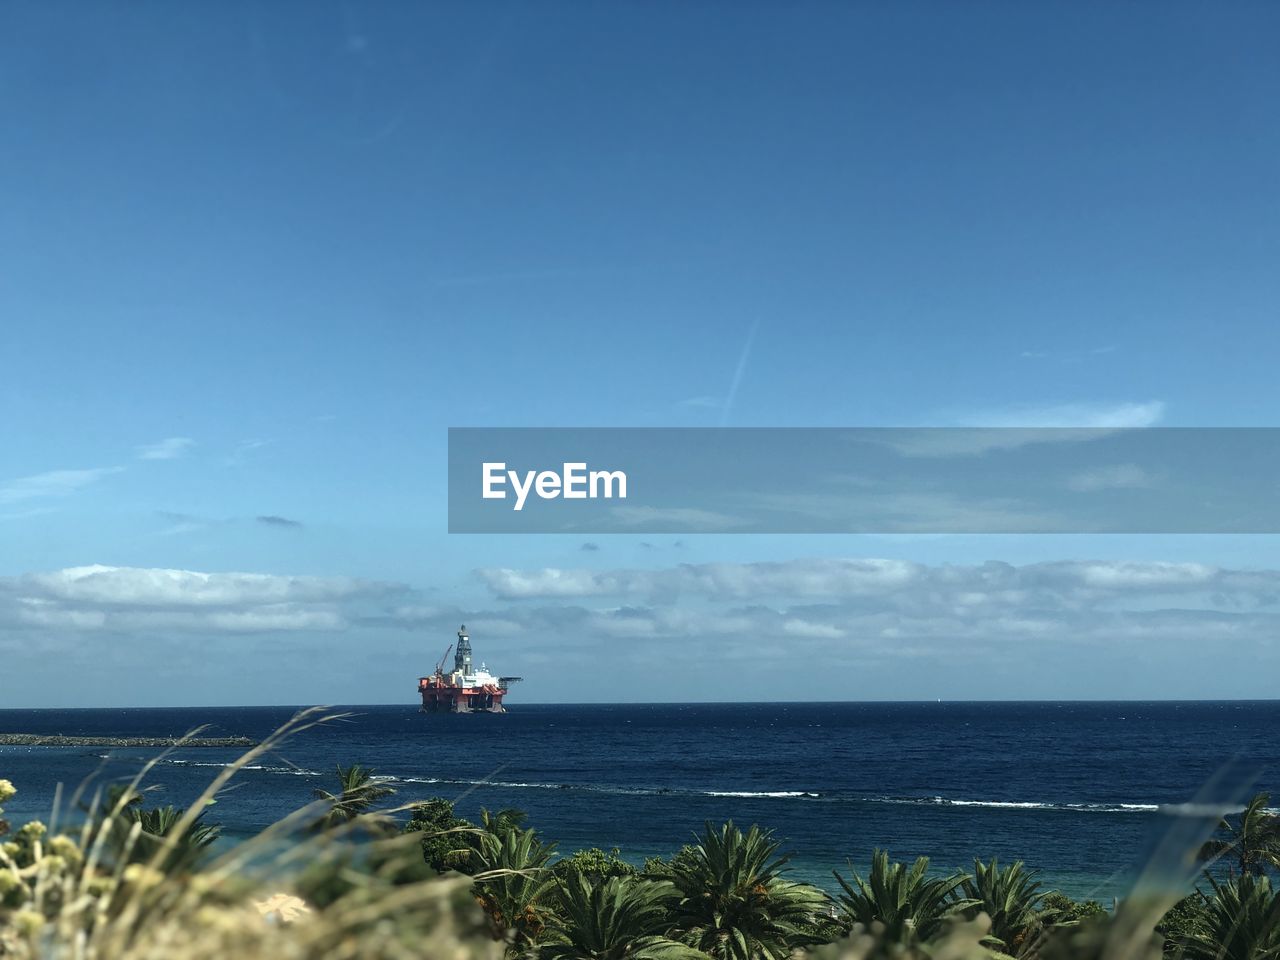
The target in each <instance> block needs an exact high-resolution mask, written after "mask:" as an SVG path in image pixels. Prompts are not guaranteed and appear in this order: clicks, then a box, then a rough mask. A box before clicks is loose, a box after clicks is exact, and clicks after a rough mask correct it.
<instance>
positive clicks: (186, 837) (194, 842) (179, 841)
mask: <svg viewBox="0 0 1280 960" xmlns="http://www.w3.org/2000/svg"><path fill="white" fill-rule="evenodd" d="M125 811H126V813H125V815H126V818H127V819H128V820H131V821H133V822H135V823H138V824H140V825H141V827H142V832H141V833H140V834H139V835H138V841H139V842H138V843H137V844H136V845H135V846H134V848H133V853H132V855H131V856H130V859H131V860H133V861H134V862H135V863H138V862H141V863H147V862H150V861H151V859H152V857H153V856H154V855H155V854H156V853H157V852H158V851H159V850H160V848H161V847H162V846H164V845H166V844H168V845H169V851H168V853H166V854H165V855H164V856H163V858H162V860H161V869H162V870H172V869H175V868H178V867H189V866H192V865H193V864H194V863H195V862H196V861H197V860H198V859H199V858H200V855H201V854H202V853H204V851H205V850H206V849H207V848H208V847H209V846H211V845H212V844H213V842H214V841H215V840H217V839H218V835H219V834H220V833H221V832H222V827H220V826H218V825H217V824H212V823H201V822H200V821H201V820H202V819H203V818H204V812H203V811H201V812H200V814H199V816H197V817H196V818H195V820H193V821H192V822H191V824H190V825H189V826H188V827H187V828H186V829H185V830H183V831H182V832H181V833H177V832H176V831H177V827H178V824H179V823H181V821H182V819H183V817H185V816H186V815H187V811H186V810H185V809H183V808H181V807H174V806H165V807H156V808H155V809H153V810H142V809H140V808H138V807H135V806H130V807H126V808H125Z"/></svg>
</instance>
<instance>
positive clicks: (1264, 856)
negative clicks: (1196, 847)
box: [1200, 793, 1280, 876]
mask: <svg viewBox="0 0 1280 960" xmlns="http://www.w3.org/2000/svg"><path fill="white" fill-rule="evenodd" d="M1270 802H1271V795H1270V794H1268V793H1259V794H1256V795H1255V796H1254V797H1253V799H1251V800H1250V801H1249V803H1248V804H1247V805H1246V806H1245V808H1244V810H1243V811H1241V813H1240V815H1239V823H1238V824H1234V823H1232V822H1231V821H1230V820H1227V819H1223V821H1222V822H1221V823H1220V824H1218V829H1219V830H1220V831H1223V832H1224V833H1226V834H1227V836H1225V837H1215V838H1214V839H1212V840H1209V841H1208V842H1206V843H1205V844H1204V846H1202V847H1201V848H1200V859H1201V860H1208V861H1211V862H1212V861H1216V860H1220V859H1222V858H1223V857H1234V858H1235V861H1236V865H1237V866H1238V867H1239V868H1240V872H1241V873H1242V874H1243V873H1252V874H1255V875H1259V876H1260V875H1261V874H1263V873H1264V872H1265V871H1266V870H1267V868H1268V867H1270V868H1272V869H1280V816H1277V815H1276V814H1274V813H1272V812H1271V811H1270V810H1268V809H1267V805H1268V804H1269V803H1270Z"/></svg>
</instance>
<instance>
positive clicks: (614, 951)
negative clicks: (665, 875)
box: [539, 871, 706, 960]
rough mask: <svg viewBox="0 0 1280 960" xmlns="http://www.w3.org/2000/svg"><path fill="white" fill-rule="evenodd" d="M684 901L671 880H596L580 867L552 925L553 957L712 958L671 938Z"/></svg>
mask: <svg viewBox="0 0 1280 960" xmlns="http://www.w3.org/2000/svg"><path fill="white" fill-rule="evenodd" d="M679 899H680V893H679V891H677V890H676V888H675V886H674V885H673V884H671V883H668V882H665V881H653V880H640V879H637V878H636V877H610V878H609V879H607V880H602V881H599V882H595V883H593V882H592V881H591V880H590V879H589V878H588V877H586V876H585V875H583V874H582V873H580V872H577V871H574V872H572V873H570V874H569V876H568V877H567V878H565V880H564V881H563V882H562V884H561V887H560V890H559V904H560V913H559V916H557V917H555V918H554V919H552V920H551V922H550V923H549V924H548V930H547V933H548V942H547V944H546V945H545V946H543V947H542V949H541V950H540V951H539V956H541V957H545V958H547V960H706V955H705V954H703V953H699V952H698V951H697V950H695V949H693V948H692V947H689V946H686V945H685V944H683V943H679V942H678V941H676V940H672V939H670V938H669V937H667V936H666V935H665V934H666V930H667V926H668V922H669V921H668V918H669V915H670V911H671V909H672V908H673V907H674V906H675V904H676V903H677V902H678V901H679Z"/></svg>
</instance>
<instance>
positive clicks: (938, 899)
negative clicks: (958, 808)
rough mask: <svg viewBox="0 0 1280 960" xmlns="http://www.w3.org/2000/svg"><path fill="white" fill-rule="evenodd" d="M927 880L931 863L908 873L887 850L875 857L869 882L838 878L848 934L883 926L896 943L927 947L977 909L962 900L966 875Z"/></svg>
mask: <svg viewBox="0 0 1280 960" xmlns="http://www.w3.org/2000/svg"><path fill="white" fill-rule="evenodd" d="M928 874H929V858H928V857H920V858H918V859H917V860H916V861H915V863H914V864H912V865H911V866H910V867H908V866H906V865H905V864H902V863H890V862H889V854H888V853H887V852H886V851H884V850H877V851H875V853H874V854H873V855H872V857H871V872H870V873H869V874H868V875H867V878H866V879H865V880H864V879H863V878H862V877H860V876H858V875H857V874H856V873H855V874H854V875H853V880H852V881H848V880H845V878H844V877H842V876H841V875H840V874H839V873H836V874H835V878H836V881H837V882H838V883H839V884H840V887H841V889H842V890H843V891H844V893H843V894H841V895H840V896H839V897H838V898H837V899H838V903H839V907H840V913H841V917H842V920H843V922H844V926H845V929H846V930H848V929H851V928H852V927H853V925H855V924H860V925H861V926H862V927H863V928H864V929H867V930H870V929H872V927H873V925H875V924H881V925H882V926H883V927H884V930H885V935H886V936H887V937H888V938H889V939H891V940H896V941H897V942H899V943H904V944H910V943H915V942H923V941H928V940H930V939H932V938H933V937H934V936H936V935H937V933H938V932H939V931H940V930H941V929H942V926H943V924H944V922H945V921H947V920H949V919H951V918H952V917H955V916H956V915H957V914H959V913H961V912H963V911H965V910H967V909H968V908H970V907H972V906H976V905H977V903H978V901H977V900H976V899H974V898H972V897H965V896H961V895H960V893H961V888H962V886H963V884H964V882H965V880H967V879H968V875H967V874H963V873H953V874H951V875H950V876H946V877H930V876H929V875H928Z"/></svg>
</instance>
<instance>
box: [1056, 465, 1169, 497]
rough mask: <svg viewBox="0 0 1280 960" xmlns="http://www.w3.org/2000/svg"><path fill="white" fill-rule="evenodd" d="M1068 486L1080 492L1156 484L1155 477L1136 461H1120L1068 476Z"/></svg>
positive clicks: (1132, 488)
mask: <svg viewBox="0 0 1280 960" xmlns="http://www.w3.org/2000/svg"><path fill="white" fill-rule="evenodd" d="M1067 486H1068V487H1070V488H1071V489H1072V490H1075V491H1077V492H1079V493H1093V492H1095V491H1098V490H1134V489H1141V488H1144V487H1152V486H1155V478H1154V477H1152V476H1151V474H1149V473H1147V471H1145V470H1143V469H1142V467H1140V466H1138V465H1137V464H1136V463H1120V464H1116V465H1114V466H1108V467H1096V468H1094V469H1092V470H1084V471H1081V472H1080V473H1077V474H1075V475H1074V476H1071V477H1068V478H1067Z"/></svg>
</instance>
